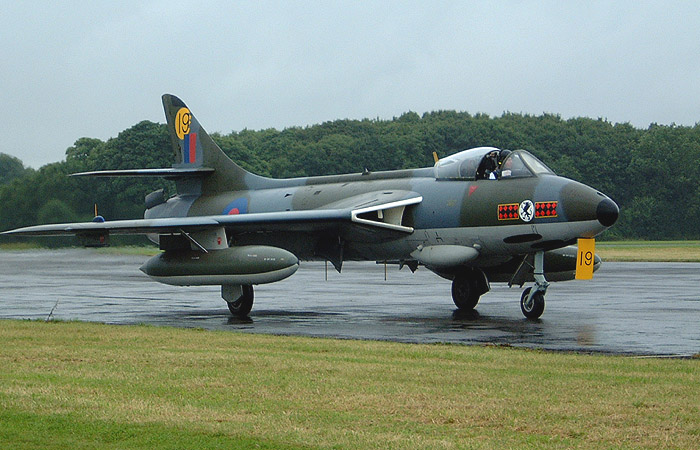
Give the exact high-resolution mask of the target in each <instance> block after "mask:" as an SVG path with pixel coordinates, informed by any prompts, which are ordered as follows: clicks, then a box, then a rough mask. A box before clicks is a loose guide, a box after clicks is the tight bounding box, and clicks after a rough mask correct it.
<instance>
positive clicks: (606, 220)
mask: <svg viewBox="0 0 700 450" xmlns="http://www.w3.org/2000/svg"><path fill="white" fill-rule="evenodd" d="M595 214H596V217H597V218H598V222H600V223H601V225H603V226H604V227H610V226H612V225H613V224H614V223H615V222H616V221H617V217H618V216H619V215H620V208H618V207H617V204H616V203H615V202H614V201H612V200H610V199H609V198H606V199H605V200H601V201H600V203H598V207H597V208H596V212H595Z"/></svg>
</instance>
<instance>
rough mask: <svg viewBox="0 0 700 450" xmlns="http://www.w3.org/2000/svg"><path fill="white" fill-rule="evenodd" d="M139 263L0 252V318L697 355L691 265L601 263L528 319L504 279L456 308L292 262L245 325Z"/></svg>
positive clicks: (352, 267)
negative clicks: (473, 302) (471, 306)
mask: <svg viewBox="0 0 700 450" xmlns="http://www.w3.org/2000/svg"><path fill="white" fill-rule="evenodd" d="M147 259H148V257H147V256H130V255H108V254H104V253H100V252H98V251H94V250H83V249H71V250H57V251H18V252H14V251H13V252H0V318H13V319H46V318H47V317H48V316H49V314H50V313H51V311H52V309H54V307H55V309H54V311H53V317H54V318H56V319H65V320H68V319H75V320H83V321H92V322H104V323H110V324H138V323H146V324H152V325H166V326H175V327H188V328H190V327H199V328H206V329H216V330H236V331H245V332H253V333H270V334H288V335H304V336H324V337H339V338H357V339H378V340H391V341H400V342H416V343H435V342H444V343H455V344H484V343H493V344H501V345H513V346H521V347H529V348H540V349H552V350H576V351H587V352H588V351H590V352H607V353H623V354H639V355H683V356H687V355H693V354H697V353H700V264H698V263H604V264H603V266H602V268H601V269H600V270H599V271H598V272H596V275H595V278H594V280H593V281H568V282H562V283H552V285H551V286H550V288H549V291H548V293H547V305H546V309H545V312H544V315H543V316H542V318H541V319H540V320H538V321H529V320H526V319H525V318H524V317H523V316H522V314H521V312H520V305H519V299H520V294H521V290H520V289H516V288H512V289H509V288H508V287H507V286H505V285H503V284H500V283H499V284H494V285H492V290H491V292H489V293H488V294H486V295H484V296H483V297H482V298H481V301H480V303H479V305H478V307H477V310H476V311H477V312H475V313H471V314H464V313H460V312H458V311H457V310H456V308H455V306H454V304H453V303H452V300H451V296H450V282H449V281H447V280H443V279H441V278H439V277H438V276H436V275H434V274H433V273H431V272H430V271H428V270H426V269H424V268H421V269H419V270H418V271H417V272H416V273H413V274H412V273H411V272H410V271H409V270H408V268H404V269H403V270H402V271H399V270H398V268H397V267H395V266H393V267H392V266H389V268H388V280H387V281H385V280H384V266H382V265H376V264H373V263H345V265H344V266H343V273H342V274H338V273H336V272H335V271H334V270H333V269H332V267H331V266H330V265H329V270H328V281H325V264H324V263H316V262H314V263H303V264H302V266H301V268H300V269H299V271H298V272H297V273H296V274H295V275H293V276H292V277H291V278H288V279H287V280H284V281H282V282H279V283H274V284H268V285H261V286H256V288H255V304H254V306H253V311H252V312H251V315H250V320H239V319H234V318H232V317H231V316H230V314H229V312H228V309H227V308H226V305H225V303H224V302H223V300H221V297H220V289H219V288H218V287H215V286H214V287H173V286H166V285H162V284H159V283H156V282H154V281H151V280H150V279H149V278H148V277H146V276H145V275H144V274H142V273H141V272H140V271H139V270H138V268H139V266H140V265H141V264H142V263H143V262H145V261H146V260H147Z"/></svg>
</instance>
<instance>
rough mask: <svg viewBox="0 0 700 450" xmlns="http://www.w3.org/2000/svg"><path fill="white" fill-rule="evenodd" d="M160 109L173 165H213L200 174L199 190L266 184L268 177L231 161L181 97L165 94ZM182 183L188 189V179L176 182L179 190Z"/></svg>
mask: <svg viewBox="0 0 700 450" xmlns="http://www.w3.org/2000/svg"><path fill="white" fill-rule="evenodd" d="M163 109H164V110H165V118H166V120H167V122H168V132H169V133H170V140H171V142H172V146H173V151H174V152H175V164H173V169H176V170H187V169H214V170H213V172H211V173H209V174H207V175H206V176H205V177H202V178H201V180H202V181H201V183H202V184H201V193H202V194H205V195H206V194H213V193H217V192H223V191H231V190H245V189H256V188H259V187H262V186H263V185H264V184H267V183H265V181H266V180H267V178H264V177H260V176H258V175H254V174H252V173H250V172H248V171H246V170H245V169H243V168H242V167H240V166H239V165H238V164H236V163H234V162H233V161H231V159H230V158H229V157H228V156H226V154H225V153H224V152H223V151H222V150H221V148H220V147H219V146H218V145H217V144H216V142H214V141H213V140H212V138H211V137H210V136H209V135H208V134H207V132H206V131H204V128H202V126H201V125H200V124H199V121H197V119H196V118H195V116H194V114H192V112H191V111H190V110H189V108H188V107H187V105H185V103H184V102H183V101H182V100H180V99H179V98H177V97H175V96H174V95H170V94H165V95H163ZM181 186H182V187H183V188H185V189H189V188H187V186H189V183H178V190H180V187H181ZM181 193H182V192H181Z"/></svg>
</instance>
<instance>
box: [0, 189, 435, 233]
mask: <svg viewBox="0 0 700 450" xmlns="http://www.w3.org/2000/svg"><path fill="white" fill-rule="evenodd" d="M422 200H423V198H422V197H420V196H418V197H412V198H408V199H404V200H402V201H398V202H390V203H384V204H378V205H373V206H371V207H365V208H360V209H352V208H343V209H313V210H303V211H280V212H266V213H250V214H239V215H216V216H196V217H168V218H159V219H134V220H114V221H107V222H76V223H58V224H48V225H35V226H31V227H24V228H17V229H14V230H10V231H5V232H2V233H0V234H2V235H12V236H70V235H90V234H105V233H108V234H166V233H178V232H182V231H185V232H188V233H189V232H196V231H203V230H207V229H214V228H219V227H222V226H223V227H225V228H226V229H227V230H231V231H233V232H253V231H261V230H265V231H317V230H323V229H328V228H333V227H337V226H339V225H350V226H352V225H357V226H362V227H365V228H366V227H370V228H375V229H380V230H382V231H388V232H393V233H399V234H400V235H402V234H406V233H412V232H413V228H411V227H407V226H403V225H401V223H400V219H401V217H402V215H403V211H404V208H405V207H406V206H407V205H411V204H417V203H420V202H421V201H422Z"/></svg>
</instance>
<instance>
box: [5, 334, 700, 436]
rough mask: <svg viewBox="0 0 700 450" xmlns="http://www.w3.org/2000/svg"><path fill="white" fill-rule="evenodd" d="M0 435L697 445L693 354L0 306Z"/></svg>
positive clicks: (699, 427)
mask: <svg viewBox="0 0 700 450" xmlns="http://www.w3.org/2000/svg"><path fill="white" fill-rule="evenodd" d="M0 338H1V339H2V342H3V349H2V351H1V352H0V448H15V449H17V448H95V447H99V448H149V449H156V448H200V449H201V448H340V449H342V448H370V449H371V448H381V449H387V448H448V449H449V448H543V447H544V448H572V447H576V448H611V447H614V448H659V447H664V448H693V447H697V444H698V442H700V419H698V417H700V360H698V359H691V360H668V359H663V360H662V359H648V358H647V359H635V358H629V357H612V356H600V355H593V356H591V355H577V354H562V353H547V352H540V351H530V350H520V349H513V348H492V347H463V346H448V345H407V344H398V343H387V342H371V341H367V342H364V341H361V342H358V341H338V340H327V339H313V338H299V337H276V336H264V335H254V334H240V333H230V332H210V331H202V330H181V329H171V328H155V327H147V326H141V327H127V326H107V325H99V324H86V323H65V322H64V323H61V322H59V323H51V322H49V323H43V322H27V321H0Z"/></svg>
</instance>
